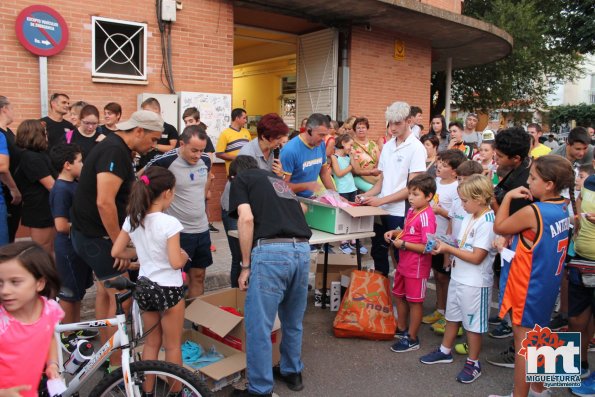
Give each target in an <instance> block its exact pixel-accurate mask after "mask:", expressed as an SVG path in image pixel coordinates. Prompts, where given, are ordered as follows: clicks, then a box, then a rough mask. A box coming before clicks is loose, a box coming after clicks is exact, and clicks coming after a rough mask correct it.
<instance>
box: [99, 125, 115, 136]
mask: <svg viewBox="0 0 595 397" xmlns="http://www.w3.org/2000/svg"><path fill="white" fill-rule="evenodd" d="M97 131H99V132H100V133H102V134H103V135H105V136H108V135H109V134H111V133H113V132H116V131H117V130H110V129H109V128H107V126H106V125H105V124H102V125H100V126H99V127H97Z"/></svg>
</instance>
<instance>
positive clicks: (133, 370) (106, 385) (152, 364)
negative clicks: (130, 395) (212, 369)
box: [90, 361, 211, 397]
mask: <svg viewBox="0 0 595 397" xmlns="http://www.w3.org/2000/svg"><path fill="white" fill-rule="evenodd" d="M147 376H150V377H151V378H153V379H154V382H153V381H151V383H154V385H153V387H152V389H151V390H150V391H149V392H151V393H153V394H152V395H153V396H154V397H171V396H175V397H210V396H211V393H210V392H209V391H208V390H207V388H206V387H205V385H204V384H203V383H202V382H201V380H200V379H199V378H198V376H197V375H195V374H193V373H192V372H191V371H189V370H187V369H186V368H184V367H181V366H179V365H176V364H172V363H168V362H165V361H136V362H134V363H131V364H130V377H131V380H132V384H133V388H134V390H135V391H138V395H139V396H142V394H143V383H144V382H145V379H146V377H147ZM90 397H126V391H125V390H124V380H123V375H122V368H118V369H117V370H116V371H114V372H112V373H111V374H109V375H108V376H106V377H105V378H103V379H102V380H101V382H99V383H98V384H97V386H95V388H94V389H93V391H91V394H90Z"/></svg>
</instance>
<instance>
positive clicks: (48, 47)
mask: <svg viewBox="0 0 595 397" xmlns="http://www.w3.org/2000/svg"><path fill="white" fill-rule="evenodd" d="M15 29H16V33H17V38H18V39H19V42H20V43H21V44H22V45H23V47H25V48H26V49H27V50H29V51H30V52H32V53H33V54H35V55H39V56H42V57H50V56H52V55H56V54H58V53H59V52H60V51H62V50H63V49H64V48H65V47H66V43H68V26H67V25H66V21H65V20H64V18H62V16H61V15H60V14H58V12H57V11H56V10H54V9H53V8H50V7H47V6H42V5H34V6H29V7H27V8H25V9H24V10H23V11H21V12H20V14H19V15H18V17H17V20H16V25H15Z"/></svg>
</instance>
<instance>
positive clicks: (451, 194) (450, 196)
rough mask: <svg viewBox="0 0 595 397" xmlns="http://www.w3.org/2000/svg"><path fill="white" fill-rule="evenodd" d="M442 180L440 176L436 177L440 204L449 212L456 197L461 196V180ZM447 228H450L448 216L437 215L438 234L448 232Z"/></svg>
mask: <svg viewBox="0 0 595 397" xmlns="http://www.w3.org/2000/svg"><path fill="white" fill-rule="evenodd" d="M440 181H441V179H440V178H436V195H437V196H438V204H439V205H440V206H441V207H442V208H444V209H445V210H446V212H448V211H450V209H451V208H452V203H453V202H454V201H455V199H457V198H459V193H458V192H457V187H458V186H459V182H457V181H456V180H455V181H454V182H451V183H448V184H443V183H441V182H440ZM446 229H448V218H445V217H443V216H442V215H436V234H446Z"/></svg>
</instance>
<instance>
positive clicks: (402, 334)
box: [395, 327, 409, 339]
mask: <svg viewBox="0 0 595 397" xmlns="http://www.w3.org/2000/svg"><path fill="white" fill-rule="evenodd" d="M408 336H409V330H408V329H406V330H405V331H401V330H400V329H399V327H397V330H396V331H395V339H403V338H406V337H408Z"/></svg>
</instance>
